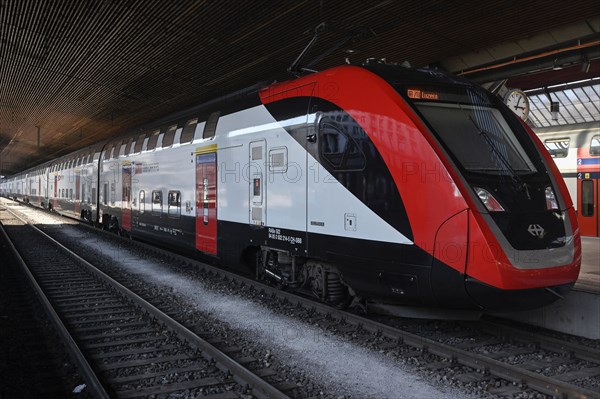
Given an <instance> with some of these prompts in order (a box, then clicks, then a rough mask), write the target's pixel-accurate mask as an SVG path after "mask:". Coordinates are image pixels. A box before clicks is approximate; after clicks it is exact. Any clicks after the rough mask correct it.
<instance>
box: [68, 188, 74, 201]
mask: <svg viewBox="0 0 600 399" xmlns="http://www.w3.org/2000/svg"><path fill="white" fill-rule="evenodd" d="M69 199H71V200H72V199H73V189H72V188H70V189H69Z"/></svg>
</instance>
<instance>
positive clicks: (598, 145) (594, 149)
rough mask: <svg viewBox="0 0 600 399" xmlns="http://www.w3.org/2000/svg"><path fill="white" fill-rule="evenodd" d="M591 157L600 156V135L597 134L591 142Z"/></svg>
mask: <svg viewBox="0 0 600 399" xmlns="http://www.w3.org/2000/svg"><path fill="white" fill-rule="evenodd" d="M590 155H596V156H598V155H600V135H599V134H597V135H595V136H594V137H592V141H591V142H590Z"/></svg>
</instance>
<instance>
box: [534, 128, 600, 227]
mask: <svg viewBox="0 0 600 399" xmlns="http://www.w3.org/2000/svg"><path fill="white" fill-rule="evenodd" d="M534 130H535V133H536V134H537V135H538V137H539V138H540V140H541V141H542V142H543V143H544V145H545V146H546V148H547V149H548V151H549V152H550V155H551V156H552V158H554V162H556V166H557V167H558V169H559V170H560V173H561V174H562V176H563V178H564V180H565V183H566V185H567V188H568V190H569V194H570V195H571V198H573V200H574V205H575V210H576V212H577V219H578V221H579V229H580V232H581V235H582V236H592V237H598V236H599V233H600V217H599V214H598V211H599V209H598V201H599V199H600V123H598V122H591V123H581V124H576V125H567V126H551V127H544V128H535V129H534Z"/></svg>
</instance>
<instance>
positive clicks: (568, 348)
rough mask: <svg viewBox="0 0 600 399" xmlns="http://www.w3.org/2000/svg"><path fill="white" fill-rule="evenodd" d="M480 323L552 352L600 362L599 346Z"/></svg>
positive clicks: (481, 321)
mask: <svg viewBox="0 0 600 399" xmlns="http://www.w3.org/2000/svg"><path fill="white" fill-rule="evenodd" d="M480 324H481V325H482V327H483V328H484V330H485V331H488V332H490V333H492V334H498V333H499V332H501V333H505V334H506V336H508V337H510V338H511V339H514V340H516V341H520V342H523V343H536V344H537V345H539V347H540V348H542V349H546V350H548V351H551V352H559V353H564V354H567V355H570V356H573V357H575V358H578V359H581V360H585V361H587V362H590V363H600V349H597V348H591V347H588V346H583V345H579V344H576V343H573V342H565V341H561V340H560V339H557V338H553V337H548V336H545V335H542V334H537V333H535V332H529V331H522V330H519V329H518V328H514V327H511V326H506V325H504V324H501V323H497V322H493V321H490V320H480Z"/></svg>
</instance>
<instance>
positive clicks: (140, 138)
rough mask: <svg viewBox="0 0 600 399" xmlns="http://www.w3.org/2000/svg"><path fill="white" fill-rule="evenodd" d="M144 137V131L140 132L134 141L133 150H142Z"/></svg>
mask: <svg viewBox="0 0 600 399" xmlns="http://www.w3.org/2000/svg"><path fill="white" fill-rule="evenodd" d="M145 138H146V133H144V134H140V135H139V136H138V138H137V140H136V141H135V147H134V148H133V152H142V145H143V144H144V139H145Z"/></svg>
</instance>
